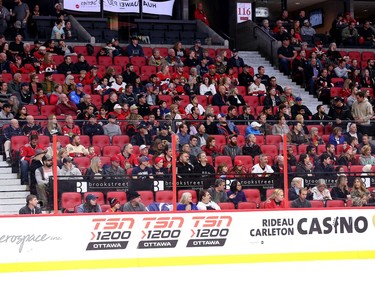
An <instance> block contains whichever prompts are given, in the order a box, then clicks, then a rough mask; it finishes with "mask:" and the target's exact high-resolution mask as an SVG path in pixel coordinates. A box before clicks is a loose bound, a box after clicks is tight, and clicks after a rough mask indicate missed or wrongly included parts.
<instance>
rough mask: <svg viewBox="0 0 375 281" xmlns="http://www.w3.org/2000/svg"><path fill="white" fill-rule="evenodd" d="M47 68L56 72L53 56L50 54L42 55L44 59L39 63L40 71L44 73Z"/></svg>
mask: <svg viewBox="0 0 375 281" xmlns="http://www.w3.org/2000/svg"><path fill="white" fill-rule="evenodd" d="M47 68H51V69H52V70H53V71H56V69H57V67H56V63H55V62H54V60H53V54H52V53H50V52H47V53H46V54H45V55H44V59H43V61H42V63H41V66H40V70H43V71H45V70H46V69H47Z"/></svg>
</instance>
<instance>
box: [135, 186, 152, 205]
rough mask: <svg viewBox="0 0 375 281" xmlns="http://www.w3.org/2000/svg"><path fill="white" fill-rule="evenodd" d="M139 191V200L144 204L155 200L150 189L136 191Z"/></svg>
mask: <svg viewBox="0 0 375 281" xmlns="http://www.w3.org/2000/svg"><path fill="white" fill-rule="evenodd" d="M137 192H138V193H139V195H141V200H142V203H143V204H144V205H146V206H148V205H149V204H151V203H153V202H155V200H154V193H153V192H152V191H150V190H140V191H137Z"/></svg>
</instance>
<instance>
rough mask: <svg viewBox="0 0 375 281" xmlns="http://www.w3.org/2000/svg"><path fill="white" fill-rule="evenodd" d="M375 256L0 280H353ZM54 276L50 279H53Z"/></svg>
mask: <svg viewBox="0 0 375 281" xmlns="http://www.w3.org/2000/svg"><path fill="white" fill-rule="evenodd" d="M374 268H375V260H342V261H309V262H294V263H283V262H275V263H250V264H228V265H204V266H175V267H142V268H124V269H121V268H119V269H98V270H75V271H47V272H23V273H4V274H0V280H1V281H13V280H16V281H21V280H22V281H23V280H54V281H60V280H62V281H78V280H95V281H96V280H132V279H134V278H136V280H139V281H144V280H150V281H170V280H171V281H172V280H178V281H184V280H189V281H193V280H194V281H222V280H223V281H224V280H225V281H234V280H235V281H242V280H254V279H255V278H256V279H258V280H262V281H264V280H272V281H276V280H277V281H295V280H302V281H317V280H319V281H327V280H330V279H331V278H332V280H340V281H352V280H357V279H358V278H360V279H366V280H374ZM52 278H53V279H52Z"/></svg>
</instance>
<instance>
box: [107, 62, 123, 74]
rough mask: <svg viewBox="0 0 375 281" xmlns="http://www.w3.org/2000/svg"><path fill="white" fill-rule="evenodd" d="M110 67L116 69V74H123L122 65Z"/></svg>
mask: <svg viewBox="0 0 375 281" xmlns="http://www.w3.org/2000/svg"><path fill="white" fill-rule="evenodd" d="M109 67H112V68H114V70H115V71H116V74H121V73H122V66H121V65H114V64H113V65H110V66H109Z"/></svg>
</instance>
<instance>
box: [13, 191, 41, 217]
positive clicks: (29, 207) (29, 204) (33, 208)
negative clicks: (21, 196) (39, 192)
mask: <svg viewBox="0 0 375 281" xmlns="http://www.w3.org/2000/svg"><path fill="white" fill-rule="evenodd" d="M37 205H38V199H37V198H36V196H35V195H33V194H30V195H27V197H26V205H25V206H24V207H22V208H21V209H20V210H19V214H20V215H30V214H33V215H35V214H41V213H42V210H41V209H40V208H39V207H38V206H37Z"/></svg>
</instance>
